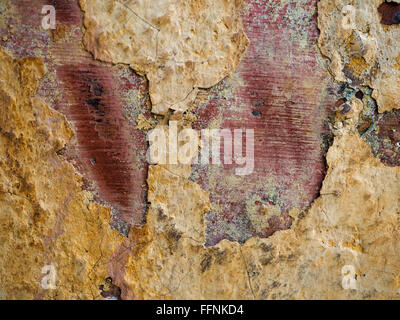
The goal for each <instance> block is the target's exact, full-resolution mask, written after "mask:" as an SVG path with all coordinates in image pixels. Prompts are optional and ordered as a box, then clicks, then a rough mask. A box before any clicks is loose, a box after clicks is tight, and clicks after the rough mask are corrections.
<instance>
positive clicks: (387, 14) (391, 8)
mask: <svg viewBox="0 0 400 320" xmlns="http://www.w3.org/2000/svg"><path fill="white" fill-rule="evenodd" d="M378 12H379V14H380V15H381V23H382V24H384V25H387V26H391V25H394V24H400V3H395V2H387V1H385V2H383V3H382V4H381V5H380V6H379V8H378Z"/></svg>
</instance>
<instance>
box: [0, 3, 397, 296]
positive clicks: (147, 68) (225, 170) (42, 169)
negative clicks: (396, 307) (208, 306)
mask: <svg viewBox="0 0 400 320" xmlns="http://www.w3.org/2000/svg"><path fill="white" fill-rule="evenodd" d="M47 4H50V5H53V6H54V8H55V10H56V28H55V29H54V30H51V29H50V30H45V29H43V27H42V25H41V21H42V18H43V14H42V12H41V11H42V7H43V6H44V5H47ZM0 12H1V18H0V32H1V36H2V37H1V38H2V39H1V40H2V41H1V42H2V43H1V49H0V96H1V100H0V101H1V111H2V112H1V113H0V140H1V143H0V172H1V174H0V226H1V228H0V252H1V253H2V255H1V257H0V297H1V298H2V299H24V298H25V299H26V298H27V299H101V298H109V299H110V298H112V299H218V298H219V299H321V298H322V299H344V298H355V299H373V298H378V299H397V298H398V297H399V294H400V290H399V289H400V276H399V275H400V257H399V254H398V249H399V248H398V246H400V233H399V224H400V220H399V219H400V211H399V200H400V198H399V194H400V192H399V191H400V189H399V188H400V169H399V168H398V164H399V159H400V154H399V152H398V151H399V147H400V135H399V134H398V132H400V131H399V130H400V121H399V113H398V111H396V109H398V108H399V107H398V102H399V101H398V100H399V98H398V91H399V90H398V89H399V87H398V86H399V83H400V82H399V72H400V68H399V67H398V66H399V63H400V62H399V61H398V60H399V57H400V47H399V46H398V44H397V43H398V41H397V38H398V37H399V29H398V28H399V26H398V24H399V23H400V18H399V17H400V5H398V4H397V1H392V2H385V1H382V0H368V1H365V0H359V1H358V0H357V1H354V0H353V1H350V0H320V1H317V0H297V1H295V0H270V1H269V0H262V1H261V0H247V1H240V0H236V1H233V0H214V1H208V0H190V1H178V2H177V1H170V0H157V1H145V0H139V1H133V0H132V1H122V0H121V1H118V0H110V1H105V0H80V1H75V0H66V1H44V0H43V1H42V0H40V1H31V0H19V1H11V0H2V1H0ZM173 123H177V124H178V127H177V130H178V132H181V131H183V130H184V129H189V128H193V129H195V130H198V131H199V132H200V130H201V129H216V128H219V129H222V128H226V129H229V130H233V129H240V128H243V129H246V128H249V129H254V161H255V162H254V171H253V172H252V173H251V174H249V175H245V176H240V175H236V174H235V167H234V166H233V165H220V166H216V165H213V164H208V165H205V164H193V165H189V164H164V163H157V161H156V162H155V163H154V162H153V163H152V164H150V165H149V164H148V161H147V160H146V151H147V149H148V143H147V142H146V134H147V133H148V131H149V130H150V129H153V128H156V129H160V130H162V131H163V132H169V131H168V130H169V129H170V127H171V126H172V124H173ZM203 147H204V146H203ZM221 152H222V151H221ZM170 156H171V155H170V154H168V157H170ZM45 266H52V268H54V270H55V283H54V287H52V288H48V287H46V286H44V285H43V277H45V276H46V273H43V267H45Z"/></svg>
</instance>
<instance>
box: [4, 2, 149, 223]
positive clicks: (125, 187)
mask: <svg viewBox="0 0 400 320" xmlns="http://www.w3.org/2000/svg"><path fill="white" fill-rule="evenodd" d="M15 5H16V9H17V10H18V12H19V14H18V17H19V18H20V19H21V20H22V22H23V23H22V24H16V25H15V27H16V28H18V30H17V31H16V32H15V33H14V34H15V39H14V38H13V39H12V43H13V44H15V49H16V52H17V54H18V55H20V56H30V55H36V54H35V51H34V50H40V51H39V52H42V54H43V58H44V61H45V64H46V67H47V69H48V70H49V72H54V73H55V74H56V77H57V79H56V81H54V80H48V79H44V81H43V84H42V88H41V91H40V95H42V96H44V97H45V98H48V99H49V100H50V101H54V103H51V104H50V105H51V107H53V108H55V109H56V110H58V111H60V112H62V113H63V114H65V115H66V117H67V119H68V120H69V121H70V123H71V125H72V127H73V128H74V131H75V134H76V142H77V143H74V140H73V141H71V143H70V144H69V145H68V146H67V148H66V150H64V151H63V152H61V153H63V156H64V157H65V158H66V159H68V160H70V161H71V163H74V164H75V166H76V168H77V169H78V170H79V172H80V173H81V174H82V175H83V180H84V187H85V188H87V189H89V190H92V191H94V192H95V199H96V200H97V201H99V202H101V203H104V204H108V205H110V206H111V207H112V208H113V209H114V212H115V213H116V214H117V219H123V220H124V221H125V222H127V223H128V224H129V225H142V224H143V222H144V219H145V214H146V198H147V187H146V176H147V163H146V162H145V161H144V159H143V156H144V154H145V152H146V148H147V146H146V140H145V133H144V132H141V131H138V130H136V129H135V127H134V124H133V123H131V122H130V121H129V120H128V118H127V117H126V116H125V113H124V110H123V109H124V108H126V107H127V106H126V103H125V102H124V101H123V97H122V93H123V92H124V93H126V92H127V91H129V90H132V89H136V90H138V89H140V90H142V91H145V90H147V86H146V85H143V83H144V82H145V81H144V80H143V79H142V78H141V77H139V76H137V75H136V74H134V72H131V73H130V74H129V76H130V77H131V79H129V80H130V81H128V79H123V78H120V77H119V74H118V72H117V69H116V68H112V67H111V65H110V64H106V63H101V62H99V61H95V60H94V59H93V58H92V57H91V55H90V54H89V53H88V52H86V51H85V50H84V48H83V47H82V37H83V34H82V32H81V26H82V21H83V17H82V12H81V10H80V8H79V5H78V1H75V0H63V1H61V0H50V1H45V0H39V1H28V0H21V1H18V2H17V3H16V4H15ZM44 5H53V6H54V7H55V9H56V22H57V25H58V26H59V25H61V24H62V25H65V26H67V32H68V33H70V32H71V30H75V32H74V33H72V36H69V37H68V38H64V39H62V40H61V41H58V42H57V41H54V40H53V37H52V32H53V31H51V30H47V31H46V30H43V29H42V28H41V19H42V17H43V14H42V7H43V6H44ZM27 26H29V27H30V28H27ZM27 30H29V32H27ZM132 83H133V84H134V85H132ZM135 84H137V85H136V86H135ZM56 92H59V93H60V94H59V95H58V96H57V95H56ZM137 107H138V108H141V109H142V110H143V112H144V111H146V110H147V106H146V104H145V103H144V104H143V105H141V106H137ZM140 112H141V111H140ZM61 153H60V154H61Z"/></svg>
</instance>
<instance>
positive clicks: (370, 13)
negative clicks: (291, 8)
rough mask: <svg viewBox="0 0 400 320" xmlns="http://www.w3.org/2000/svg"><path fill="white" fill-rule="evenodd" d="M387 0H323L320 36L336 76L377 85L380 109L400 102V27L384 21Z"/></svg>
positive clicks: (354, 84)
mask: <svg viewBox="0 0 400 320" xmlns="http://www.w3.org/2000/svg"><path fill="white" fill-rule="evenodd" d="M398 2H399V1H396V0H395V1H390V2H386V1H384V0H355V1H353V0H351V1H350V0H335V1H328V0H325V1H324V0H321V1H320V2H319V3H318V26H319V29H320V30H321V35H320V38H319V40H318V44H319V47H320V49H321V53H322V54H323V55H324V56H326V57H327V58H328V59H329V71H330V72H331V74H332V75H333V76H334V77H335V79H336V80H338V81H341V82H348V83H349V84H351V85H353V86H357V85H360V84H362V85H365V86H369V87H371V88H373V89H374V91H373V97H374V98H375V99H376V100H377V103H378V107H379V112H385V111H390V110H392V109H397V108H399V105H400V90H399V89H400V66H399V62H400V61H399V59H400V48H399V46H398V43H399V41H400V29H399V27H398V26H397V25H387V24H384V23H382V19H383V14H384V13H383V12H382V13H380V12H379V10H378V9H379V8H380V6H381V5H382V4H383V3H393V4H395V3H398Z"/></svg>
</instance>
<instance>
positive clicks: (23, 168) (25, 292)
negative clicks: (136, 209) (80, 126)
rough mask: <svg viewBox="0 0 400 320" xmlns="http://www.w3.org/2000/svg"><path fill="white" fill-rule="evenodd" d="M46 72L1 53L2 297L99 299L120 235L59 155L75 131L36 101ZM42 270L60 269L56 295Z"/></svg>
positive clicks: (34, 63) (35, 62) (38, 63)
mask: <svg viewBox="0 0 400 320" xmlns="http://www.w3.org/2000/svg"><path fill="white" fill-rule="evenodd" d="M43 75H44V65H43V63H42V62H41V60H40V59H37V58H26V59H20V60H14V59H13V58H11V57H10V56H9V55H8V54H6V53H4V52H3V51H0V100H1V102H2V105H1V108H2V112H1V114H0V128H1V129H0V140H1V143H0V154H1V157H0V172H1V173H0V208H1V214H0V226H1V228H0V239H1V241H0V251H1V253H2V254H1V257H0V297H1V298H3V299H4V298H7V299H36V298H47V299H96V298H99V297H100V292H99V290H98V286H99V285H100V284H101V283H102V282H103V281H104V280H105V279H106V278H107V277H108V270H107V262H108V261H109V260H110V258H111V255H112V253H113V251H114V250H115V249H116V248H117V247H118V246H119V244H121V243H122V239H123V237H122V236H121V235H119V234H118V233H117V232H116V231H114V230H112V229H111V228H110V226H109V220H110V209H108V208H105V207H102V206H100V205H99V204H97V203H95V202H94V201H93V199H92V198H93V196H92V195H91V194H90V193H88V192H86V191H82V178H81V176H79V175H78V174H77V173H75V170H74V168H73V167H72V165H71V164H69V163H68V162H66V161H64V160H62V159H61V158H60V157H59V156H58V155H57V152H58V151H59V150H61V149H62V148H63V147H64V146H65V144H66V143H67V142H68V141H69V140H70V138H71V137H72V135H73V132H72V130H71V128H70V126H69V124H68V123H67V121H66V119H65V117H64V116H63V115H61V114H60V113H58V112H56V111H54V110H52V109H50V108H49V107H48V106H47V105H46V104H45V103H44V102H43V101H42V100H40V99H39V98H37V97H35V94H36V90H37V88H38V84H39V80H40V79H41V78H42V77H43ZM46 265H53V266H54V268H55V269H56V270H58V272H57V275H56V280H57V281H56V286H57V289H55V290H45V289H44V288H43V287H42V286H41V280H42V278H43V277H44V276H45V275H44V274H42V268H43V267H44V266H46Z"/></svg>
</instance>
